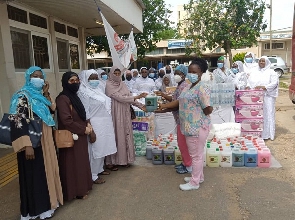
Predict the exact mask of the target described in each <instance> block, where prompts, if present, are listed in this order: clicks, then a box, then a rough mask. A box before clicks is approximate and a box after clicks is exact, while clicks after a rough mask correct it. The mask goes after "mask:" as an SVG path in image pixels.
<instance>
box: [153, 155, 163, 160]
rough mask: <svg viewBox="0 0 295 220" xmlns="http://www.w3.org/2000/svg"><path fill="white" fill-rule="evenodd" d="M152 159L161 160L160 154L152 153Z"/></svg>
mask: <svg viewBox="0 0 295 220" xmlns="http://www.w3.org/2000/svg"><path fill="white" fill-rule="evenodd" d="M154 161H162V155H159V154H155V155H154Z"/></svg>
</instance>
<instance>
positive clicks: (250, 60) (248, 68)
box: [244, 52, 258, 76]
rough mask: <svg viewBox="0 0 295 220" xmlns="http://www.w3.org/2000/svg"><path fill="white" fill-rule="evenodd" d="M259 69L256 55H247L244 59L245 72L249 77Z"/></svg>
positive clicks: (249, 53)
mask: <svg viewBox="0 0 295 220" xmlns="http://www.w3.org/2000/svg"><path fill="white" fill-rule="evenodd" d="M257 67H258V63H256V61H255V55H254V53H252V52H248V53H246V54H245V57H244V72H245V73H246V74H247V75H248V76H249V75H250V74H251V73H252V72H253V71H254V70H256V69H257Z"/></svg>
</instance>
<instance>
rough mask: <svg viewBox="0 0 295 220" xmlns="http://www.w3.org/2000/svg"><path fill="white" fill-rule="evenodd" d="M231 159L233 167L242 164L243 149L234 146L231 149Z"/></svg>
mask: <svg viewBox="0 0 295 220" xmlns="http://www.w3.org/2000/svg"><path fill="white" fill-rule="evenodd" d="M232 160H233V163H232V164H233V167H242V166H244V151H243V150H241V149H239V148H234V149H233V150H232Z"/></svg>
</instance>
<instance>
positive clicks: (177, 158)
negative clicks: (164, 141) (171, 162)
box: [174, 147, 182, 165]
mask: <svg viewBox="0 0 295 220" xmlns="http://www.w3.org/2000/svg"><path fill="white" fill-rule="evenodd" d="M174 159H175V164H176V165H179V164H181V163H182V156H181V153H180V150H179V149H178V147H175V149H174Z"/></svg>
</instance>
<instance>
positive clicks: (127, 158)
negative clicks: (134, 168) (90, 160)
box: [105, 66, 147, 170]
mask: <svg viewBox="0 0 295 220" xmlns="http://www.w3.org/2000/svg"><path fill="white" fill-rule="evenodd" d="M105 92H106V95H107V96H109V97H110V98H111V99H112V117H113V124H114V131H115V137H116V144H117V153H115V154H113V155H110V156H107V158H106V165H107V168H108V169H111V170H113V169H116V168H115V167H114V165H122V166H125V167H129V166H130V164H131V163H133V162H134V160H135V151H134V143H133V130H132V122H131V112H130V105H134V106H136V107H139V108H140V109H142V110H144V111H145V106H144V105H143V104H141V103H139V102H137V101H136V99H140V98H143V97H145V96H146V95H147V94H146V93H141V94H140V95H138V96H132V94H131V93H130V91H129V89H128V88H127V86H126V85H125V83H124V82H122V74H121V71H120V69H119V68H117V67H115V66H113V67H112V68H111V71H110V75H109V79H108V80H107V83H106V91H105Z"/></svg>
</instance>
